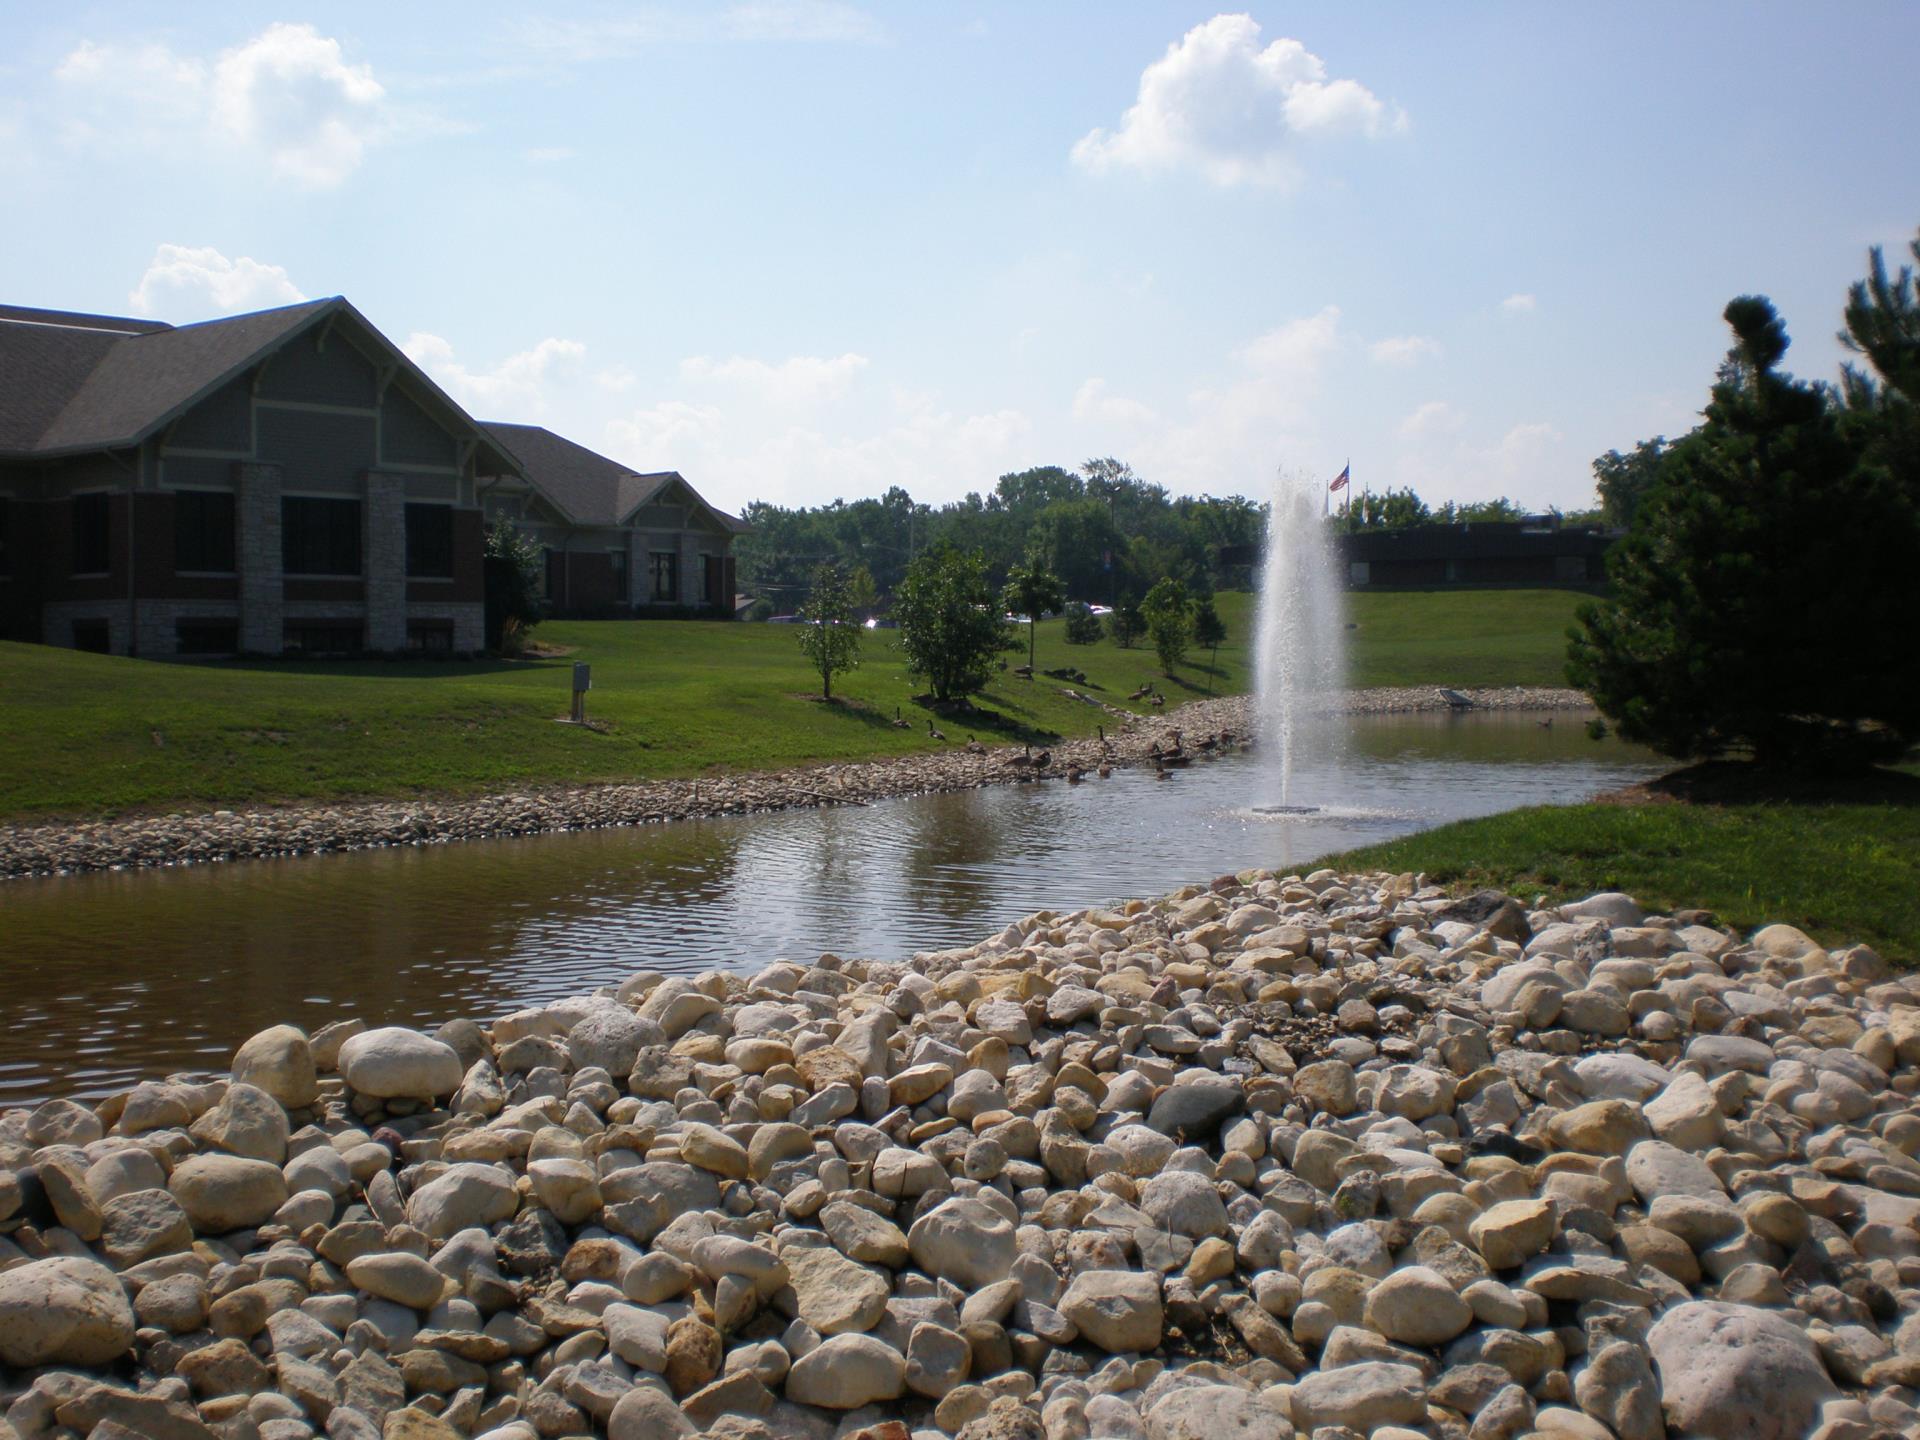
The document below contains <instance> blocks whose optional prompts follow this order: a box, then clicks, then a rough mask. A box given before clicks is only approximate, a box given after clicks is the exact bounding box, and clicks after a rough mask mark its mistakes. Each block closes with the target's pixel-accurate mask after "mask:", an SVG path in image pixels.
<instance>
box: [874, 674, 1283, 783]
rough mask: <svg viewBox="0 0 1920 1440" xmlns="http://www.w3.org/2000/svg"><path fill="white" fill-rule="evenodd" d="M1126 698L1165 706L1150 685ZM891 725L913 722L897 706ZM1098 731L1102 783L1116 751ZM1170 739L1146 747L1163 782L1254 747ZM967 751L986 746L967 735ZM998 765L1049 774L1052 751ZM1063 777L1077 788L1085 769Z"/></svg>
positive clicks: (1218, 738) (1177, 734) (933, 733)
mask: <svg viewBox="0 0 1920 1440" xmlns="http://www.w3.org/2000/svg"><path fill="white" fill-rule="evenodd" d="M1127 698H1128V699H1129V700H1142V699H1146V700H1150V701H1151V703H1153V704H1154V705H1162V704H1164V703H1165V697H1164V696H1161V695H1160V694H1158V693H1157V692H1156V691H1154V689H1153V686H1152V684H1151V683H1148V684H1146V685H1143V686H1141V687H1140V689H1138V690H1136V691H1134V693H1133V694H1131V695H1129V696H1128V697H1127ZM890 723H891V724H892V726H893V728H894V729H896V730H911V729H912V728H913V722H912V721H911V720H908V719H907V718H905V717H904V716H903V715H902V714H901V713H900V707H899V706H897V705H896V706H894V709H893V719H892V721H891V722H890ZM926 726H927V738H928V739H929V740H932V741H934V742H936V743H939V744H946V743H947V732H946V731H944V730H942V729H940V728H939V727H938V726H936V725H935V724H934V723H933V720H932V718H931V717H929V718H928V720H927V722H926ZM1099 729H1100V741H1099V743H1100V760H1099V763H1098V764H1097V765H1095V766H1094V767H1093V769H1094V773H1095V774H1097V775H1098V776H1099V777H1100V778H1101V779H1102V780H1105V779H1107V778H1108V777H1109V776H1110V775H1112V774H1113V763H1114V758H1115V754H1116V752H1115V750H1114V746H1113V741H1111V740H1109V739H1108V738H1107V729H1106V726H1104V725H1102V726H1100V727H1099ZM1172 737H1173V743H1172V744H1171V745H1163V744H1161V743H1160V741H1158V740H1154V741H1153V742H1152V743H1150V744H1149V745H1148V746H1147V758H1148V759H1149V760H1150V761H1152V762H1153V773H1154V778H1155V779H1158V780H1164V779H1166V778H1167V774H1168V772H1169V771H1171V770H1178V769H1182V768H1184V767H1185V766H1188V765H1191V764H1192V763H1193V762H1194V760H1195V759H1201V760H1211V759H1213V758H1214V757H1215V756H1218V755H1229V754H1232V753H1234V752H1235V751H1236V750H1238V751H1244V750H1249V749H1251V748H1252V747H1253V741H1252V738H1251V737H1249V736H1243V735H1237V734H1235V733H1234V732H1233V731H1231V730H1215V731H1213V732H1211V733H1210V734H1206V735H1202V736H1201V737H1200V738H1199V739H1197V740H1195V741H1194V742H1193V744H1192V745H1191V746H1189V745H1188V744H1187V742H1186V734H1185V732H1184V731H1181V730H1178V729H1176V730H1174V731H1173V732H1172ZM966 751H967V753H968V754H969V755H985V754H986V753H987V747H986V746H985V745H983V744H981V743H980V740H979V738H978V737H977V736H974V735H969V736H967V743H966ZM1001 763H1002V764H1003V765H1005V766H1007V767H1008V768H1009V769H1013V770H1023V771H1026V772H1027V773H1028V774H1030V775H1032V776H1035V777H1038V776H1041V775H1046V774H1049V773H1052V767H1053V752H1052V751H1051V750H1038V751H1036V750H1035V749H1034V748H1033V746H1032V745H1031V744H1028V745H1023V746H1021V748H1020V753H1018V754H1017V755H1008V756H1007V757H1006V758H1005V759H1004V760H1003V761H1001ZM1065 774H1066V777H1067V782H1068V783H1069V784H1072V785H1078V784H1079V783H1080V782H1081V781H1082V780H1084V779H1085V778H1086V775H1087V767H1086V766H1084V765H1082V764H1081V763H1080V762H1079V761H1078V760H1069V761H1068V762H1067V766H1066V770H1065Z"/></svg>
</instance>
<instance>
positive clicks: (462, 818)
mask: <svg viewBox="0 0 1920 1440" xmlns="http://www.w3.org/2000/svg"><path fill="white" fill-rule="evenodd" d="M1465 693H1466V694H1467V695H1468V696H1470V697H1471V698H1472V699H1473V702H1474V704H1475V705H1476V706H1479V707H1480V708H1483V709H1495V710H1515V709H1575V708H1580V707H1584V706H1585V705H1586V704H1587V703H1588V702H1587V700H1586V697H1585V696H1583V695H1581V694H1580V693H1579V692H1578V691H1575V690H1540V689H1505V690H1470V691H1467V692H1465ZM1089 703H1090V704H1098V703H1099V702H1098V701H1094V700H1091V699H1090V700H1089ZM1101 708H1103V709H1106V710H1107V711H1108V712H1109V714H1110V716H1111V717H1112V718H1111V720H1110V722H1109V724H1108V727H1107V728H1108V732H1109V738H1110V742H1111V744H1110V748H1107V749H1103V748H1102V746H1101V744H1100V742H1099V741H1097V740H1077V741H1070V742H1067V743H1065V744H1061V745H1056V746H1054V747H1053V748H1052V750H1051V752H1050V754H1049V757H1048V759H1049V763H1048V764H1047V766H1046V767H1045V768H1044V769H1037V768H1035V767H1033V766H1030V765H1028V764H1025V763H1024V760H1025V752H1022V751H1019V750H1015V749H1011V748H1006V747H998V748H995V747H989V748H985V749H983V750H982V751H981V752H980V753H973V752H971V751H969V750H968V748H967V746H966V744H965V741H964V737H965V734H966V729H965V719H964V717H955V718H954V719H952V720H944V721H942V722H941V724H942V726H943V728H945V729H946V731H947V732H948V734H949V735H950V736H952V737H953V738H952V739H951V740H949V741H948V742H946V743H944V744H942V743H940V742H936V741H932V740H929V741H928V742H927V743H928V745H929V747H931V748H930V750H929V753H927V754H925V755H911V756H905V757H901V758H896V759H890V760H868V761H858V762H850V763H846V764H837V765H820V766H810V767H807V768H804V769H796V770H781V771H771V772H767V773H758V774H744V775H728V776H718V777H713V778H708V779H700V780H660V781H651V782H647V783H644V784H635V785H589V786H549V787H541V788H537V789H527V790H517V791H511V792H506V793H502V794H495V795H483V796H475V797H462V798H438V799H433V798H429V799H421V800H405V801H391V800H370V801H353V802H348V803H342V804H336V805H287V806H274V807H269V808H260V809H252V810H211V811H197V812H196V811H181V812H176V813H172V814H166V815H151V816H137V817H133V818H129V819H116V820H100V821H89V820H75V821H65V822H55V823H47V824H37V825H34V824H16V825H0V879H15V878H19V877H22V876H30V875H60V874H70V873H73V872H76V871H82V870H111V869H129V868H137V867H141V866H154V865H192V864H204V863H208V862H212V861H219V860H248V859H263V858H266V857H270V856H283V855H319V854H325V853H327V852H328V851H335V850H364V849H370V848H373V847H376V846H384V845H438V844H446V843H449V842H452V841H456V840H484V839H491V838H494V837H498V836H506V835H539V834H544V833H547V832H549V831H556V830H590V829H598V828H600V827H603V826H611V825H645V824H651V823H653V822H656V821H663V820H686V819H692V818H694V817H697V816H713V815H746V814H753V813H756V812H761V811H772V810H789V809H794V808H796V807H803V806H809V805H833V804H851V803H856V802H866V801H872V800H882V799H887V798H890V797H894V796H900V795H918V794H925V793H928V792H931V791H936V790H971V789H975V788H977V787H979V786H982V785H999V784H1015V783H1031V782H1033V781H1034V780H1035V779H1036V778H1040V779H1065V778H1066V775H1067V772H1068V769H1069V768H1070V767H1071V766H1074V765H1078V766H1081V767H1082V768H1083V769H1084V770H1085V771H1086V772H1087V774H1088V776H1089V778H1097V774H1098V767H1099V766H1100V765H1101V764H1102V763H1108V764H1112V765H1138V764H1146V763H1151V761H1150V752H1151V750H1152V749H1153V748H1154V747H1155V746H1158V747H1160V748H1162V749H1165V748H1168V747H1170V746H1171V745H1172V744H1173V732H1174V731H1175V730H1176V729H1178V730H1180V731H1181V732H1182V735H1183V740H1184V743H1185V745H1186V746H1187V747H1188V748H1189V749H1191V750H1193V751H1194V753H1195V754H1196V755H1201V754H1206V753H1214V752H1203V751H1201V750H1200V749H1199V745H1200V742H1201V741H1202V740H1203V739H1207V738H1209V737H1211V738H1214V739H1219V737H1221V736H1222V735H1226V736H1230V737H1232V738H1231V740H1230V741H1226V742H1224V743H1225V744H1226V745H1229V746H1238V745H1240V744H1242V743H1244V742H1245V740H1246V738H1247V737H1248V736H1249V735H1250V734H1251V730H1252V726H1251V724H1250V718H1249V711H1250V706H1249V702H1248V700H1247V697H1245V696H1231V697H1227V698H1223V699H1218V700H1200V701H1194V702H1192V703H1190V704H1187V705H1183V706H1180V707H1178V708H1177V709H1174V710H1170V711H1168V712H1166V714H1164V715H1155V716H1151V717H1143V716H1137V715H1129V714H1126V713H1125V712H1122V711H1119V710H1117V709H1114V708H1113V707H1111V706H1102V707H1101ZM1339 708H1340V711H1341V713H1345V714H1372V715H1381V714H1392V713H1408V712H1413V711H1420V710H1445V709H1447V708H1448V704H1447V701H1446V700H1445V699H1444V698H1443V697H1442V695H1441V694H1440V692H1439V691H1438V690H1436V689H1433V688H1431V687H1425V688H1418V689H1382V690H1355V691H1349V692H1347V693H1346V694H1345V695H1344V696H1343V697H1342V699H1341V701H1340V706H1339ZM1216 748H1217V747H1216Z"/></svg>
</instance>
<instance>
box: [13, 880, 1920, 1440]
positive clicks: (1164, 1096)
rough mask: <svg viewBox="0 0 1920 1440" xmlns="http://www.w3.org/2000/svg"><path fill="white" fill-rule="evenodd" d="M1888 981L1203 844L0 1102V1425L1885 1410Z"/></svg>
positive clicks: (1595, 910)
mask: <svg viewBox="0 0 1920 1440" xmlns="http://www.w3.org/2000/svg"><path fill="white" fill-rule="evenodd" d="M1917 1089H1920V983H1917V982H1916V980H1915V979H1914V978H1913V977H1902V978H1894V977H1891V976H1890V975H1889V974H1888V972H1887V967H1886V966H1885V965H1884V964H1883V963H1882V962H1881V961H1880V960H1879V958H1878V957H1877V956H1875V955H1874V954H1873V953H1872V952H1871V951H1869V950H1867V949H1865V948H1863V947H1854V948H1851V949H1845V950H1837V951H1828V950H1824V949H1821V948H1820V947H1819V946H1817V945H1815V944H1814V943H1813V942H1811V941H1810V940H1808V939H1807V937H1806V936H1804V935H1802V934H1800V933H1799V932H1798V931H1794V930H1791V929H1788V928H1786V927H1782V926H1773V927H1769V928H1767V929H1765V930H1762V931H1760V932H1758V933H1756V934H1755V935H1753V936H1751V937H1744V938H1743V937H1740V936H1737V935H1734V934H1731V933H1728V932H1726V931H1723V930H1719V929H1716V928H1713V927H1712V926H1711V925H1710V924H1709V923H1707V917H1705V916H1702V915H1698V914H1681V915H1675V916H1648V915H1644V914H1643V913H1642V912H1641V911H1640V908H1639V907H1638V906H1637V905H1635V904H1634V903H1633V902H1632V901H1631V900H1630V899H1628V898H1627V897H1625V896H1618V895H1609V896H1595V897H1591V898H1590V899H1588V900H1585V901H1582V902H1579V903H1577V904H1570V905H1566V906H1562V907H1560V908H1559V909H1556V910H1544V911H1530V910H1528V909H1527V908H1526V907H1525V906H1524V905H1523V904H1522V903H1520V902H1517V901H1515V900H1513V899H1511V898H1509V897H1506V896H1502V895H1498V894H1493V893H1488V892H1482V893H1480V894H1476V895H1473V896H1471V897H1465V898H1455V897H1450V896H1449V895H1447V894H1446V893H1444V892H1442V891H1440V890H1438V889H1431V888H1426V887H1423V886H1422V885H1421V884H1420V881H1419V879H1418V877H1415V876H1392V875H1385V874H1367V875H1336V874H1333V873H1332V872H1328V871H1323V872H1317V873H1315V874H1312V875H1307V876H1304V877H1303V876H1298V875H1285V876H1283V875H1275V874H1273V873H1271V872H1248V873H1245V874H1243V875H1240V876H1237V877H1227V878H1224V879H1222V880H1220V881H1217V882H1215V883H1214V884H1213V885H1212V886H1211V887H1208V888H1200V887H1189V888H1188V889H1185V890H1181V891H1178V892H1175V893H1174V894H1172V895H1170V896H1167V897H1164V898H1162V899H1160V900H1157V901H1151V902H1141V901H1135V902H1130V903H1128V904H1126V905H1123V906H1120V907H1118V908H1117V909H1114V910H1103V911H1082V912H1078V913H1075V914H1070V915H1057V914H1047V913H1043V914H1038V915H1034V916H1031V917H1029V918H1027V919H1026V920H1024V921H1022V922H1019V923H1016V924H1014V925H1010V926H1009V927H1007V929H1006V930H1004V931H1003V932H1001V933H1000V934H997V935H995V936H992V937H990V938H988V939H986V940H983V941H982V942H980V943H979V944H976V945H974V946H971V947H969V948H966V949H963V950H957V951H948V952H941V953H937V954H923V955H918V956H915V957H914V959H913V960H912V961H911V962H910V963H906V964H892V963H880V962H874V961H865V960H858V959H839V958H836V957H833V956H823V957H821V959H820V960H819V961H818V962H817V963H815V964H813V965H806V966H803V965H799V964H794V963H791V962H784V961H783V962H777V963H775V964H773V965H770V966H767V967H766V968H764V969H761V970H759V971H758V972H757V973H754V974H752V975H750V976H740V975H734V974H725V973H720V972H714V973H710V974H707V975H703V976H699V977H696V978H693V979H686V978H667V979H663V978H662V977H660V976H658V975H655V974H650V973H648V972H645V971H641V972H639V973H636V974H633V975H631V976H629V977H627V978H626V979H624V980H623V981H621V982H620V983H619V984H617V985H613V986H609V987H607V988H605V989H603V990H600V991H597V992H595V993H594V994H591V995H581V996H577V997H573V998H570V999H566V1000H562V1001H557V1002H555V1003H553V1004H550V1005H547V1006H544V1007H541V1008H539V1009H533V1010H525V1011H521V1012H518V1013H516V1014H512V1015H506V1016H501V1017H498V1018H495V1019H493V1020H492V1021H491V1022H490V1023H487V1024H484V1025H483V1024H475V1023H473V1022H472V1021H455V1022H453V1023H450V1024H448V1025H446V1026H444V1027H442V1028H441V1030H440V1031H439V1032H437V1034H435V1035H432V1036H429V1035H426V1034H422V1033H419V1032H415V1031H409V1030H397V1029H384V1030H368V1029H366V1028H365V1027H364V1026H363V1025H361V1024H360V1023H359V1022H358V1021H354V1020H344V1019H343V1020H342V1021H340V1022H338V1023H335V1024H333V1025H330V1026H328V1027H327V1028H326V1029H324V1030H320V1031H318V1032H316V1033H314V1034H312V1035H307V1034H303V1033H302V1032H300V1031H298V1030H295V1029H293V1028H291V1027H286V1026H282V1027H277V1028H275V1029H273V1030H268V1031H265V1032H263V1033H262V1034H260V1035H257V1036H255V1037H253V1038H252V1039H251V1040H249V1041H248V1042H247V1043H246V1044H245V1045H244V1046H242V1047H241V1049H240V1050H239V1052H238V1053H237V1054H236V1055H235V1057H234V1061H233V1066H232V1072H231V1076H230V1077H229V1078H225V1079H220V1080H216V1081H212V1082H206V1083H189V1082H185V1081H173V1082H155V1083H149V1084H144V1085H141V1086H139V1087H137V1088H136V1089H134V1090H133V1091H131V1092H128V1093H125V1094H121V1095H117V1096H114V1097H112V1098H110V1099H109V1100H107V1101H105V1102H102V1103H101V1104H100V1105H99V1106H98V1107H96V1108H93V1109H89V1108H87V1107H85V1106H81V1105H78V1104H75V1103H73V1102H70V1101H54V1102H49V1103H48V1104H46V1105H43V1106H41V1107H39V1108H38V1109H36V1110H34V1111H32V1112H28V1111H24V1110H15V1111H11V1112H8V1113H6V1114H5V1115H0V1413H3V1414H4V1416H5V1420H4V1422H0V1436H6V1437H8V1440H11V1437H20V1440H42V1437H54V1436H59V1437H70V1436H87V1437H90V1440H127V1437H129V1436H158V1437H187V1440H200V1437H209V1436H217V1437H223V1440H308V1437H311V1436H315V1435H318V1434H321V1433H324V1434H326V1435H327V1436H329V1437H333V1440H400V1437H405V1440H451V1437H473V1436H483V1437H485V1440H540V1437H587V1436H594V1437H609V1440H685V1437H693V1436H704V1437H708V1440H773V1437H779V1440H836V1437H846V1440H852V1437H858V1440H1088V1437H1118V1440H1229V1437H1244V1440H1289V1437H1292V1436H1294V1435H1302V1436H1307V1435H1311V1436H1314V1437H1318V1440H1352V1437H1356V1436H1371V1437H1372V1440H1418V1437H1427V1440H1443V1437H1445V1440H1453V1437H1462V1440H1515V1437H1520V1436H1528V1435H1539V1436H1546V1437H1562V1440H1569V1437H1572V1440H1661V1437H1664V1436H1667V1435H1669V1434H1672V1435H1676V1436H1679V1435H1685V1436H1698V1437H1713V1440H1735V1437H1740V1440H1798V1437H1802V1436H1809V1435H1812V1436H1818V1437H1821V1440H1872V1437H1876V1436H1882V1435H1886V1436H1892V1435H1913V1434H1916V1433H1920V1408H1916V1400H1920V1392H1916V1389H1915V1387H1916V1385H1920V1162H1916V1160H1915V1158H1914V1156H1915V1154H1916V1152H1920V1111H1917V1108H1916V1105H1915V1102H1914V1096H1915V1092H1916V1090H1917Z"/></svg>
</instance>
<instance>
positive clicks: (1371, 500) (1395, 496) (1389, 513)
mask: <svg viewBox="0 0 1920 1440" xmlns="http://www.w3.org/2000/svg"><path fill="white" fill-rule="evenodd" d="M1353 514H1354V524H1355V526H1356V528H1358V529H1362V530H1404V529H1406V528H1408V527H1409V526H1413V525H1425V524H1428V523H1430V522H1431V521H1432V519H1433V512H1432V511H1431V510H1429V509H1428V508H1427V502H1426V501H1424V500H1422V499H1421V498H1420V497H1419V496H1418V495H1416V494H1414V493H1413V490H1412V488H1411V487H1408V488H1406V489H1402V490H1383V491H1381V492H1380V493H1379V494H1377V495H1376V494H1375V493H1374V492H1373V491H1371V490H1369V491H1367V492H1366V493H1365V494H1363V495H1362V496H1361V497H1360V503H1359V504H1357V505H1355V506H1354V507H1353Z"/></svg>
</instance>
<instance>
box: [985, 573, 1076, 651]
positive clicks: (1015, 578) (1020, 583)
mask: <svg viewBox="0 0 1920 1440" xmlns="http://www.w3.org/2000/svg"><path fill="white" fill-rule="evenodd" d="M1001 599H1002V601H1003V602H1004V603H1005V605H1006V607H1007V609H1009V610H1011V611H1012V612H1013V613H1014V614H1015V615H1024V616H1026V617H1027V669H1029V670H1031V669H1033V666H1034V650H1035V641H1034V629H1035V627H1036V626H1037V625H1038V624H1039V622H1040V616H1041V615H1042V614H1043V613H1045V612H1046V611H1049V610H1058V609H1059V608H1060V607H1061V606H1062V605H1064V604H1065V603H1066V599H1067V592H1066V587H1064V586H1063V585H1062V584H1061V583H1060V577H1059V576H1058V575H1056V574H1054V573H1053V571H1051V570H1049V569H1048V568H1047V562H1046V560H1045V559H1044V558H1043V557H1041V556H1040V555H1038V554H1035V553H1033V552H1031V551H1029V552H1028V554H1027V558H1026V559H1025V560H1024V561H1022V562H1021V563H1020V564H1018V565H1016V566H1014V567H1013V569H1012V570H1010V571H1009V572H1008V573H1007V587H1006V589H1005V591H1003V592H1002V595H1001Z"/></svg>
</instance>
